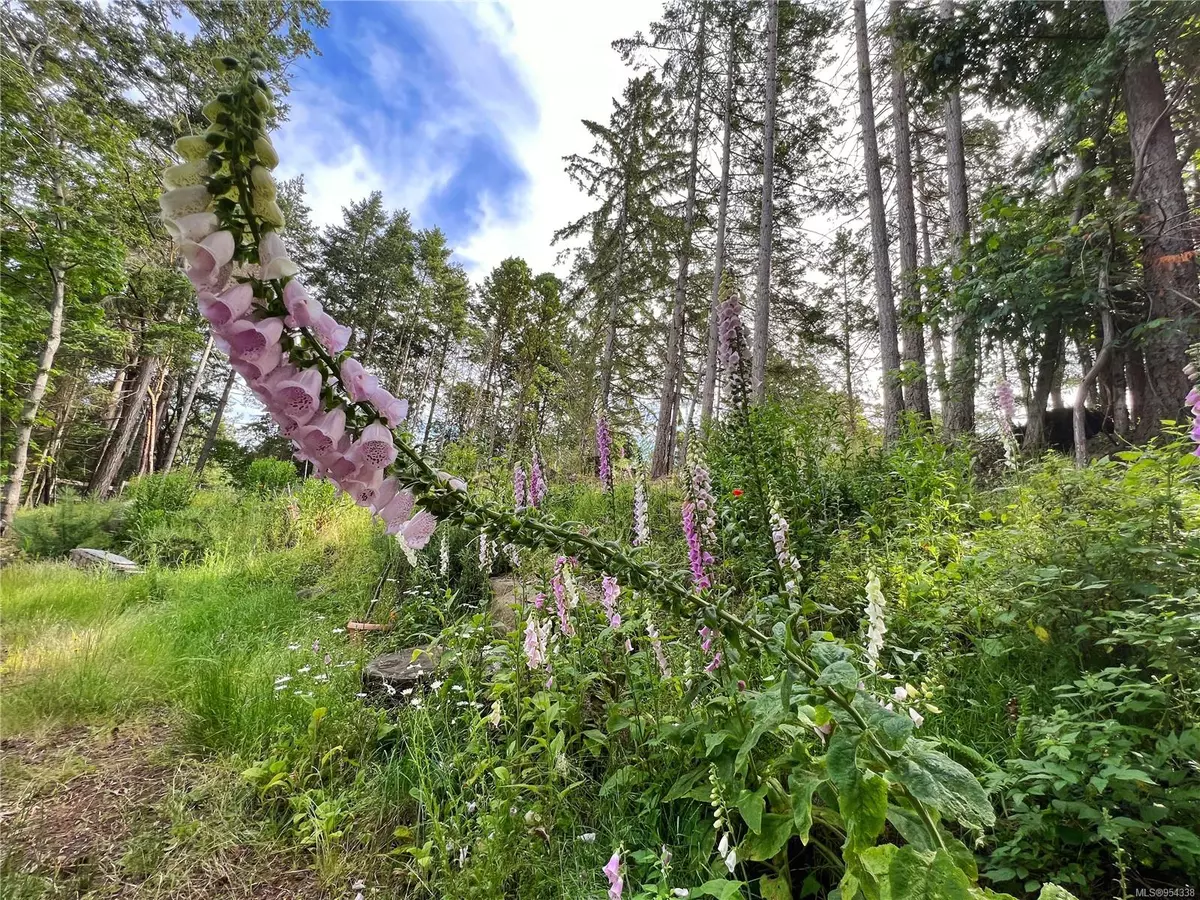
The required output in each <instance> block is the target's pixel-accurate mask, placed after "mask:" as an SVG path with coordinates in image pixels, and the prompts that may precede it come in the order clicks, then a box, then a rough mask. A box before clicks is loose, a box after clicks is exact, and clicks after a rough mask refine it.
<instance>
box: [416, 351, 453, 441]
mask: <svg viewBox="0 0 1200 900" xmlns="http://www.w3.org/2000/svg"><path fill="white" fill-rule="evenodd" d="M449 348H450V331H449V329H447V330H446V336H445V337H444V338H442V350H441V353H440V354H439V355H438V366H437V375H435V376H434V379H433V397H432V398H431V399H430V401H429V415H428V416H427V417H426V418H425V431H424V433H423V434H422V435H421V452H422V453H424V452H425V445H426V444H428V443H429V429H430V427H431V426H432V425H433V412H434V410H436V409H437V402H438V392H439V391H440V390H441V388H442V376H443V374H445V371H446V351H447V350H448V349H449Z"/></svg>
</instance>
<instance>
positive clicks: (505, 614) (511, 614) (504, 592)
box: [489, 575, 517, 634]
mask: <svg viewBox="0 0 1200 900" xmlns="http://www.w3.org/2000/svg"><path fill="white" fill-rule="evenodd" d="M490 581H491V586H492V603H491V606H490V607H489V613H490V615H491V617H492V624H493V625H494V626H495V627H496V630H497V631H502V632H504V633H506V634H507V633H508V632H510V631H512V630H513V629H514V628H516V627H517V614H516V611H515V610H514V609H513V607H514V606H515V605H516V603H517V579H516V578H514V577H513V576H512V575H498V576H497V577H495V578H492V579H490Z"/></svg>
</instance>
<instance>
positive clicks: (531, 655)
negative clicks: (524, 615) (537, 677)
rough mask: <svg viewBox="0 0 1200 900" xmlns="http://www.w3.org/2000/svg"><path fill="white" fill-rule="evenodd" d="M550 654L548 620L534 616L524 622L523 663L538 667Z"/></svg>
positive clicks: (533, 667) (530, 666)
mask: <svg viewBox="0 0 1200 900" xmlns="http://www.w3.org/2000/svg"><path fill="white" fill-rule="evenodd" d="M549 656H550V620H549V619H547V620H545V621H539V620H538V619H537V618H535V617H534V616H530V617H529V621H528V622H526V623H525V665H527V666H528V667H529V668H531V669H540V668H541V667H542V666H544V665H546V662H547V661H548V659H549Z"/></svg>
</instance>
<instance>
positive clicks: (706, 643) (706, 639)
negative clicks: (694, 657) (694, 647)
mask: <svg viewBox="0 0 1200 900" xmlns="http://www.w3.org/2000/svg"><path fill="white" fill-rule="evenodd" d="M712 642H713V630H712V629H711V628H709V627H708V626H707V625H703V626H701V628H700V649H701V650H703V651H704V652H705V653H707V652H708V651H709V650H711V649H712Z"/></svg>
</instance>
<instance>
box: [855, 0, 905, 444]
mask: <svg viewBox="0 0 1200 900" xmlns="http://www.w3.org/2000/svg"><path fill="white" fill-rule="evenodd" d="M854 25H855V28H854V32H855V34H854V37H855V43H856V44H857V48H858V108H859V120H860V122H861V124H862V143H863V167H864V171H865V175H866V178H867V202H868V205H869V207H870V213H871V255H872V257H873V259H872V262H873V263H874V265H873V268H874V270H875V298H876V301H877V303H878V307H879V347H880V356H881V361H882V363H883V437H884V440H885V441H893V440H895V439H896V438H897V437H899V435H900V413H901V411H902V410H903V409H904V395H903V393H902V392H901V389H900V380H899V378H898V377H897V376H898V374H899V373H898V370H899V368H900V344H899V341H898V339H897V337H896V306H895V304H894V302H893V300H892V268H891V264H890V263H889V261H888V238H887V219H886V218H885V217H884V215H885V214H884V209H883V182H882V180H881V179H880V176H879V142H878V139H877V138H876V136H875V98H874V97H873V96H872V95H871V48H870V44H869V42H868V37H867V3H866V0H854Z"/></svg>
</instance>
